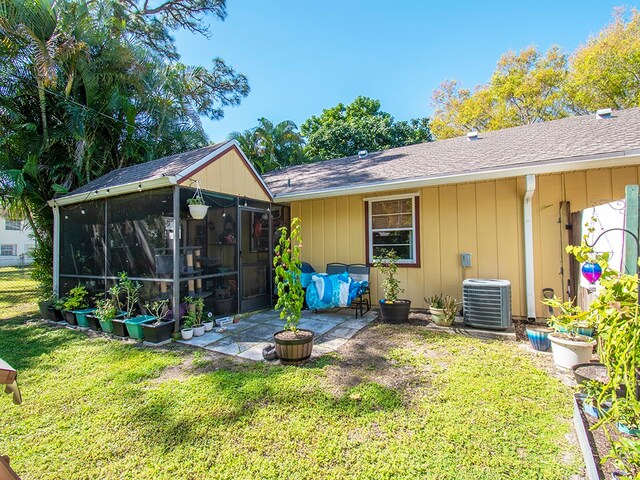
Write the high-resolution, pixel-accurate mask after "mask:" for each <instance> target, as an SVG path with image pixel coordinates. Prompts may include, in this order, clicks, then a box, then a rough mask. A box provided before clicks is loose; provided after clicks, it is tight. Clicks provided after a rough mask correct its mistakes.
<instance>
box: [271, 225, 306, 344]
mask: <svg viewBox="0 0 640 480" xmlns="http://www.w3.org/2000/svg"><path fill="white" fill-rule="evenodd" d="M278 231H279V232H280V238H279V240H278V244H277V245H276V248H275V256H274V258H273V266H274V267H275V281H276V286H277V291H278V302H277V303H276V305H275V307H274V308H275V309H276V310H280V318H281V319H282V320H284V321H285V325H284V329H285V330H289V331H291V332H293V333H295V332H296V331H297V330H298V323H299V322H300V316H301V314H302V304H303V301H304V290H303V289H302V283H301V282H300V264H301V263H300V249H301V248H302V225H301V221H300V219H299V218H294V219H292V220H291V232H288V230H287V227H281V228H279V229H278Z"/></svg>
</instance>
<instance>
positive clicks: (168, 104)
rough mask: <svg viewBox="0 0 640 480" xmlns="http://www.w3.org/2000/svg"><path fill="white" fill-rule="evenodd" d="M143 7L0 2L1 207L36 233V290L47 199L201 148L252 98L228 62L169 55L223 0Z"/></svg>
mask: <svg viewBox="0 0 640 480" xmlns="http://www.w3.org/2000/svg"><path fill="white" fill-rule="evenodd" d="M137 5H138V4H137V3H135V2H131V1H128V0H120V1H113V0H96V1H92V2H80V1H77V0H74V1H65V2H57V3H51V2H50V1H49V0H0V38H1V39H2V40H1V41H0V204H1V206H3V207H6V208H8V209H9V210H10V211H12V213H14V214H17V215H21V216H24V217H26V219H27V220H28V221H29V222H30V223H31V226H32V229H33V230H34V235H35V237H36V253H35V256H36V272H37V275H38V278H39V279H40V280H46V279H48V280H49V281H50V279H51V238H52V237H51V233H52V232H51V223H52V213H51V210H50V209H49V208H48V206H47V204H46V201H47V200H48V199H50V198H52V197H53V196H54V195H55V194H56V193H57V192H58V193H59V192H62V191H65V190H70V189H73V188H75V187H78V186H80V185H83V184H85V183H87V182H88V181H91V180H93V179H94V178H96V177H97V176H100V175H102V174H104V173H106V172H108V171H110V170H112V169H114V168H119V167H123V166H128V165H131V164H134V163H139V162H142V161H146V160H150V159H152V158H154V157H158V156H163V155H168V154H172V153H176V152H179V151H184V150H186V149H193V148H196V147H199V146H202V145H205V144H206V143H207V142H208V140H207V137H206V135H205V133H204V131H203V129H202V125H201V123H200V115H204V116H207V117H209V118H212V119H216V118H220V117H221V116H222V112H223V108H224V107H225V106H228V105H235V104H237V103H239V102H240V99H241V98H242V97H243V96H245V95H247V93H248V85H247V80H246V78H245V77H244V76H243V75H240V74H237V73H236V72H234V71H233V69H231V68H230V67H229V66H227V65H226V64H225V63H224V62H223V61H222V60H220V59H214V61H213V66H212V67H211V68H208V69H207V68H203V67H193V66H189V65H185V64H183V63H181V62H179V61H178V60H177V55H176V54H172V53H171V50H172V49H174V47H173V41H172V39H171V37H170V35H169V33H170V31H171V29H172V28H174V27H177V26H181V27H184V28H187V29H193V31H198V29H200V28H202V27H201V25H202V17H201V16H202V15H203V14H204V13H209V12H210V10H209V9H210V8H212V7H213V6H215V8H217V9H221V10H219V11H220V12H222V13H224V2H223V1H208V0H185V1H181V2H166V3H163V4H162V5H161V6H160V7H157V8H159V9H160V10H157V11H155V12H154V10H155V9H151V8H150V7H149V3H148V2H145V3H144V5H143V7H144V11H141V10H139V7H138V6H137ZM167 16H168V17H171V18H173V21H175V22H177V23H175V24H174V23H171V21H164V23H163V19H164V20H166V19H167V18H168V17H167ZM185 22H187V23H185ZM190 27H191V28H190ZM203 31H204V29H203ZM145 39H146V40H145ZM174 53H175V52H174ZM167 54H169V56H170V59H167V56H166V55H167Z"/></svg>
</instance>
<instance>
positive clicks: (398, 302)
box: [373, 249, 411, 323]
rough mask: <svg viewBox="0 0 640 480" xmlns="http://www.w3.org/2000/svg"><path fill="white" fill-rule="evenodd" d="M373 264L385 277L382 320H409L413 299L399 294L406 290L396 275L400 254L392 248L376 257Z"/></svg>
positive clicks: (381, 301)
mask: <svg viewBox="0 0 640 480" xmlns="http://www.w3.org/2000/svg"><path fill="white" fill-rule="evenodd" d="M373 265H374V267H376V268H377V269H378V270H380V273H381V274H382V275H383V276H384V277H385V278H384V280H383V281H382V290H383V291H384V298H383V299H381V300H380V315H381V316H382V321H383V322H387V323H402V322H407V321H409V312H410V311H411V300H402V299H398V295H399V294H400V293H402V292H404V289H403V288H400V282H399V281H398V278H397V277H396V274H397V272H398V255H397V254H396V252H395V250H393V249H391V250H388V251H387V252H385V253H384V254H383V255H380V256H378V257H374V259H373Z"/></svg>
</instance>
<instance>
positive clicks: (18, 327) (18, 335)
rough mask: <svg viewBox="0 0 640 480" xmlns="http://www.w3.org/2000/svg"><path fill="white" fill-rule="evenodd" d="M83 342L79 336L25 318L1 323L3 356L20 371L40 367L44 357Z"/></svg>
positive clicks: (0, 339)
mask: <svg viewBox="0 0 640 480" xmlns="http://www.w3.org/2000/svg"><path fill="white" fill-rule="evenodd" d="M80 338H81V337H80V334H79V333H78V332H72V331H70V330H68V329H65V328H59V327H58V328H56V327H50V326H46V325H42V324H39V323H37V322H33V321H29V320H27V319H26V318H25V317H14V318H12V319H11V320H6V321H4V320H3V321H2V322H0V354H1V355H2V358H3V359H4V360H5V361H7V362H9V364H11V366H12V367H13V368H15V369H17V370H18V371H20V370H21V369H26V368H31V367H34V366H37V365H39V364H40V363H41V360H40V357H41V356H42V355H46V354H50V353H51V352H53V351H54V350H56V349H59V348H63V347H65V346H67V345H68V344H70V343H72V342H77V341H79V340H80Z"/></svg>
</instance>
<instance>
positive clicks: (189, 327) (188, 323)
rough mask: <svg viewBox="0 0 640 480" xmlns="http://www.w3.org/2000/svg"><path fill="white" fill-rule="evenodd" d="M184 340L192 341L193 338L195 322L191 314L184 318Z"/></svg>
mask: <svg viewBox="0 0 640 480" xmlns="http://www.w3.org/2000/svg"><path fill="white" fill-rule="evenodd" d="M180 334H181V335H182V339H183V340H191V339H192V338H193V320H192V318H191V315H190V314H187V315H185V316H184V317H182V329H181V330H180Z"/></svg>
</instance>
